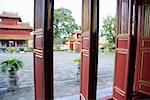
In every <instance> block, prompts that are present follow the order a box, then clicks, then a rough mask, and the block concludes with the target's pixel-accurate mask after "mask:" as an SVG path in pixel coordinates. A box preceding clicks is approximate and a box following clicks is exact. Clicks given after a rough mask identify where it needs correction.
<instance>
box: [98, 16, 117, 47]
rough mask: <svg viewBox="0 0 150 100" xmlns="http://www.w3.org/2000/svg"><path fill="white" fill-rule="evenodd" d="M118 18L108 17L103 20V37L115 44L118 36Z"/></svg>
mask: <svg viewBox="0 0 150 100" xmlns="http://www.w3.org/2000/svg"><path fill="white" fill-rule="evenodd" d="M115 26H116V18H115V17H112V16H108V17H106V18H104V19H103V25H102V30H101V36H105V37H106V39H107V40H108V42H109V43H113V44H114V43H115V36H116V30H115V28H116V27H115Z"/></svg>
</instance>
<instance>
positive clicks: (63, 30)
mask: <svg viewBox="0 0 150 100" xmlns="http://www.w3.org/2000/svg"><path fill="white" fill-rule="evenodd" d="M71 14H72V12H71V11H70V10H69V9H66V8H59V9H55V10H54V24H53V26H54V39H56V38H57V39H60V38H61V36H62V37H66V36H67V35H68V33H72V32H73V31H74V30H75V29H77V28H78V25H77V24H76V23H75V19H74V18H73V16H72V15H71Z"/></svg>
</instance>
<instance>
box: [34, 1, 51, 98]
mask: <svg viewBox="0 0 150 100" xmlns="http://www.w3.org/2000/svg"><path fill="white" fill-rule="evenodd" d="M53 7H54V6H53V0H34V79H35V80H34V83H35V100H52V99H53Z"/></svg>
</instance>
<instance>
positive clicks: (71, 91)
mask: <svg viewBox="0 0 150 100" xmlns="http://www.w3.org/2000/svg"><path fill="white" fill-rule="evenodd" d="M79 56H80V54H78V53H74V52H70V53H67V52H66V53H62V52H55V53H54V86H55V87H54V95H55V98H58V97H64V96H71V95H76V94H79V82H78V81H77V76H76V72H77V64H76V63H74V62H73V59H74V58H76V57H79ZM13 57H16V58H18V59H20V60H22V61H23V62H24V64H25V66H24V68H23V69H22V70H20V71H19V72H18V76H21V77H19V85H20V86H32V87H26V88H27V89H26V88H21V89H19V90H18V91H16V92H13V93H7V92H6V93H5V94H3V95H2V93H0V97H2V98H3V99H2V100H10V99H9V98H11V100H33V98H34V89H33V62H32V60H33V55H32V53H25V54H9V53H5V54H0V60H4V59H7V58H13ZM113 58H114V55H113V54H100V55H99V64H98V66H99V67H98V83H97V84H98V86H97V89H98V90H99V89H104V88H107V87H112V82H113V65H114V60H113ZM6 86H7V75H2V74H0V88H1V87H6ZM29 90H30V91H29ZM6 95H8V97H5V96H6ZM15 95H16V97H15ZM17 97H19V99H17Z"/></svg>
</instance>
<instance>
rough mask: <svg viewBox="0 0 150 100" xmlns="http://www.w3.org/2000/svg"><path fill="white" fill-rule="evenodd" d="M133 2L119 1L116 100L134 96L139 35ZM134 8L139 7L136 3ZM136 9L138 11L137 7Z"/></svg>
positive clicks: (114, 91) (115, 74) (131, 0)
mask: <svg viewBox="0 0 150 100" xmlns="http://www.w3.org/2000/svg"><path fill="white" fill-rule="evenodd" d="M133 4H134V3H133V0H118V1H117V36H116V50H115V72H114V86H113V99H115V100H128V99H131V98H132V90H133V80H134V69H135V57H136V37H137V34H136V26H137V25H136V24H137V16H136V15H137V13H135V14H134V15H135V17H134V16H133ZM134 8H137V7H136V5H134ZM134 10H136V11H137V9H134ZM136 11H135V12H136ZM133 19H134V21H133ZM133 22H134V23H133ZM133 25H134V27H133ZM133 30H134V31H133ZM132 31H133V32H132Z"/></svg>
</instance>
